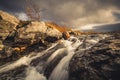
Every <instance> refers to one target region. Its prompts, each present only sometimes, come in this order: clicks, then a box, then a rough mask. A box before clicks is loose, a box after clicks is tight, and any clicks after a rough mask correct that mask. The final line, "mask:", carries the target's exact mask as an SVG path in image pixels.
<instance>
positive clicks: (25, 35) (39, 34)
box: [4, 21, 62, 47]
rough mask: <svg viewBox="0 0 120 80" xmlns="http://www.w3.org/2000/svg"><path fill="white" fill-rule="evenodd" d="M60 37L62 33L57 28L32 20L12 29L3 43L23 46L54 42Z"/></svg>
mask: <svg viewBox="0 0 120 80" xmlns="http://www.w3.org/2000/svg"><path fill="white" fill-rule="evenodd" d="M61 38H62V33H61V32H60V31H59V30H57V29H55V28H51V27H49V26H46V25H45V23H44V22H38V21H32V22H29V23H28V24H27V25H24V26H22V27H20V28H18V29H17V30H16V31H13V32H12V33H11V34H10V35H9V36H8V38H6V40H5V41H4V43H5V44H6V45H9V44H11V43H13V44H14V45H13V44H11V45H13V46H17V47H18V46H20V47H25V46H29V45H32V44H35V43H39V42H42V43H45V41H47V42H55V41H56V40H58V39H61Z"/></svg>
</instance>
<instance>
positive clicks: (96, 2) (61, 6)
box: [0, 0, 120, 26]
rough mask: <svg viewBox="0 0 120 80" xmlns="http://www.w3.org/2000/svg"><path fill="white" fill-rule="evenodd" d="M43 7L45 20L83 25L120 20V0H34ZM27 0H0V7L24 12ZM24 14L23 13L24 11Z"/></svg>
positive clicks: (15, 11)
mask: <svg viewBox="0 0 120 80" xmlns="http://www.w3.org/2000/svg"><path fill="white" fill-rule="evenodd" d="M33 1H34V2H35V3H36V4H37V5H38V6H39V7H40V8H41V9H43V12H42V13H43V14H42V17H43V19H44V20H51V21H54V22H58V23H61V24H69V25H72V26H73V25H74V26H81V25H85V24H92V23H112V22H115V21H118V20H120V19H119V16H120V0H33ZM25 5H26V3H25V0H9V1H8V0H0V9H3V10H7V11H9V12H14V13H17V14H18V13H19V12H20V13H22V12H24V9H25ZM22 14H23V13H22Z"/></svg>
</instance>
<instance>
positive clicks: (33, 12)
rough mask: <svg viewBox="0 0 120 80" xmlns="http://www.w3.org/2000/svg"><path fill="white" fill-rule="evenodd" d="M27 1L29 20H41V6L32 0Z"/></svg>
mask: <svg viewBox="0 0 120 80" xmlns="http://www.w3.org/2000/svg"><path fill="white" fill-rule="evenodd" d="M26 3H27V6H26V15H27V16H28V18H29V20H33V21H40V20H41V15H40V12H41V9H40V7H39V6H38V5H37V4H35V3H34V2H33V1H32V0H26Z"/></svg>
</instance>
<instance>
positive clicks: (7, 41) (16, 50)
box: [0, 11, 70, 64]
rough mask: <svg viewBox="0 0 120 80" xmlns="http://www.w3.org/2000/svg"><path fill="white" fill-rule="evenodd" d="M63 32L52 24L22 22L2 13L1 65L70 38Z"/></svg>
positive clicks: (0, 27)
mask: <svg viewBox="0 0 120 80" xmlns="http://www.w3.org/2000/svg"><path fill="white" fill-rule="evenodd" d="M63 30H64V29H62V27H61V28H60V27H59V26H58V25H55V24H53V23H50V22H49V23H48V22H38V21H21V20H19V19H18V18H16V17H15V16H13V15H11V14H8V13H6V12H3V11H0V64H1V63H2V62H7V61H10V59H14V58H17V57H20V56H22V55H25V54H27V53H29V52H31V51H34V50H36V49H35V48H39V47H43V48H46V47H47V46H48V45H50V44H51V43H54V42H56V41H58V40H60V39H62V38H65V39H67V38H69V37H70V36H69V33H68V32H65V31H63Z"/></svg>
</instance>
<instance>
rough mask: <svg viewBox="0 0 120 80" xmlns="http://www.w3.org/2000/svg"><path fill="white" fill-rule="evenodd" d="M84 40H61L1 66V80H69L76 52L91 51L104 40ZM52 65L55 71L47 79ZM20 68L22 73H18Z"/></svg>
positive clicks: (81, 38)
mask: <svg viewBox="0 0 120 80" xmlns="http://www.w3.org/2000/svg"><path fill="white" fill-rule="evenodd" d="M83 38H84V37H70V38H69V39H68V40H61V41H59V42H57V43H54V44H53V45H52V46H51V47H49V48H48V49H46V50H44V51H42V52H37V53H35V52H32V53H30V54H29V55H27V56H24V57H22V58H20V59H19V60H17V61H15V62H10V63H7V64H5V65H3V66H0V80H68V77H69V76H68V75H69V70H68V68H69V62H70V60H71V58H72V57H73V55H74V54H75V51H77V50H78V51H81V50H85V49H89V48H91V47H92V46H94V45H95V44H96V43H97V42H99V40H101V39H102V38H101V37H100V38H98V37H97V38H96V37H95V38H93V37H92V38H91V37H88V39H86V40H84V39H83ZM104 38H105V36H104ZM84 43H85V44H87V45H86V48H84V47H83V45H84ZM52 63H54V64H55V65H52V67H53V69H52V71H51V72H50V74H49V75H48V76H47V77H46V74H45V70H46V68H48V69H49V65H51V64H52ZM22 66H25V67H22ZM19 67H20V71H19V72H17V70H18V68H19ZM21 69H22V70H21ZM16 73H17V74H16ZM18 73H19V74H18ZM13 75H14V76H13ZM8 76H9V77H8ZM6 77H7V78H6Z"/></svg>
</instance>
